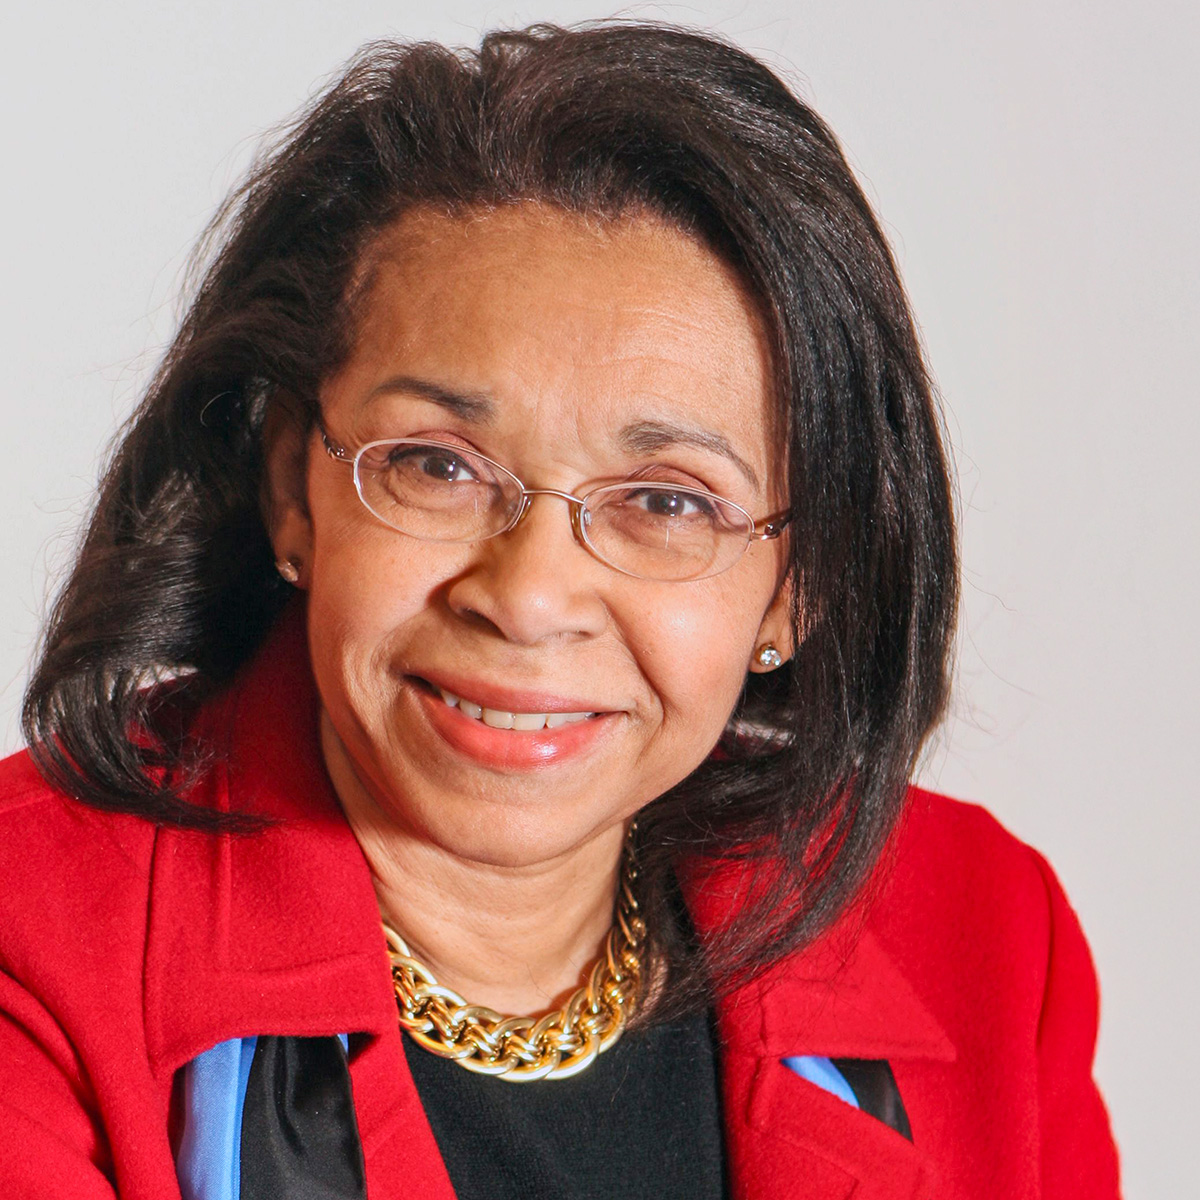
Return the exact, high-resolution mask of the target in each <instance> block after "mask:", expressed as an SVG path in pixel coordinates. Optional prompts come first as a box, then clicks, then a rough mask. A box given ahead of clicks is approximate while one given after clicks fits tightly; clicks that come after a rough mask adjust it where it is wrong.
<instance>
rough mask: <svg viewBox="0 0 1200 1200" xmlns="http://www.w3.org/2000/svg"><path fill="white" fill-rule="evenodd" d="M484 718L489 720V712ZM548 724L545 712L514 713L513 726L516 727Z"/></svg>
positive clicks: (523, 727) (538, 727)
mask: <svg viewBox="0 0 1200 1200" xmlns="http://www.w3.org/2000/svg"><path fill="white" fill-rule="evenodd" d="M483 719H484V720H485V721H486V720H487V713H484V714H483ZM545 725H546V714H545V713H513V714H512V727H513V728H514V729H525V730H534V729H543V728H545Z"/></svg>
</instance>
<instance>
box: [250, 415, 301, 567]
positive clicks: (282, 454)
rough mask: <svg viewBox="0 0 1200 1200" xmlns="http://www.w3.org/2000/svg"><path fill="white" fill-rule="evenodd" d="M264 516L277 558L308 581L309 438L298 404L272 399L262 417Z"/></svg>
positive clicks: (262, 499) (262, 501) (262, 503)
mask: <svg viewBox="0 0 1200 1200" xmlns="http://www.w3.org/2000/svg"><path fill="white" fill-rule="evenodd" d="M262 438H263V468H264V469H263V480H262V493H261V496H260V503H261V505H262V514H263V522H264V523H265V524H266V527H267V532H268V534H269V535H270V538H271V545H272V546H273V547H274V550H275V560H276V562H289V563H291V564H293V566H294V567H295V568H296V571H297V573H298V576H299V578H298V579H297V580H296V581H295V585H296V586H297V587H300V588H303V587H307V584H308V578H309V572H310V570H311V566H312V546H313V536H312V519H311V517H310V516H309V511H308V495H307V481H308V439H307V438H306V436H305V433H304V422H303V419H302V418H301V416H300V412H299V408H298V406H297V405H295V404H290V403H288V402H287V401H286V400H284V399H282V398H277V399H273V400H272V401H271V403H270V406H269V407H268V409H267V415H266V418H265V420H264V421H263V431H262Z"/></svg>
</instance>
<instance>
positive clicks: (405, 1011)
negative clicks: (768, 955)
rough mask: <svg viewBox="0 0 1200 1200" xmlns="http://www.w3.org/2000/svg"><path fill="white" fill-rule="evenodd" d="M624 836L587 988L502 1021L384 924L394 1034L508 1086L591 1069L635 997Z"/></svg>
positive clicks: (634, 933) (636, 925)
mask: <svg viewBox="0 0 1200 1200" xmlns="http://www.w3.org/2000/svg"><path fill="white" fill-rule="evenodd" d="M630 834H631V837H630V838H627V839H626V842H625V850H624V853H623V855H622V860H621V880H620V883H619V885H618V894H617V918H616V921H615V922H614V923H613V927H612V928H611V929H610V930H609V931H608V938H607V939H606V940H605V943H604V953H603V954H602V955H601V956H600V957H599V958H598V959H597V960H596V962H595V963H594V964H593V966H592V969H591V971H590V972H589V973H588V980H587V983H585V984H584V986H583V987H581V988H580V989H579V990H578V991H577V992H575V994H574V995H572V997H571V998H570V999H569V1000H568V1001H567V1002H566V1004H564V1005H563V1006H562V1008H560V1009H558V1010H557V1011H555V1012H551V1013H547V1014H546V1015H545V1016H544V1017H541V1018H540V1019H537V1020H535V1019H534V1018H533V1017H505V1016H502V1015H501V1014H500V1013H498V1012H495V1011H494V1010H493V1009H490V1008H485V1007H484V1006H483V1005H481V1004H468V1003H467V1001H466V1000H464V999H463V998H462V997H461V996H460V995H459V994H458V993H457V992H455V991H451V989H450V988H447V987H442V986H441V984H439V983H438V981H437V980H436V979H435V978H434V977H433V975H432V974H431V973H430V971H429V969H428V968H427V967H426V966H425V965H424V964H423V963H421V962H419V961H418V960H417V959H415V958H413V956H412V952H411V951H410V950H409V948H408V944H407V943H406V942H405V940H404V939H403V938H402V937H401V936H400V935H399V934H398V933H397V932H396V931H395V930H394V929H392V928H390V927H389V926H388V925H387V924H386V922H385V924H384V926H383V931H384V933H385V934H386V936H387V941H388V957H389V958H390V959H391V961H392V983H393V985H394V987H395V989H396V1008H397V1009H398V1010H399V1013H400V1028H401V1029H403V1030H405V1031H406V1032H407V1033H408V1035H409V1037H411V1038H412V1039H413V1041H415V1042H416V1043H417V1044H418V1045H419V1046H423V1047H424V1048H425V1049H426V1050H429V1051H432V1053H434V1054H437V1055H440V1056H441V1057H442V1058H451V1059H453V1060H454V1061H455V1062H456V1063H458V1065H459V1066H460V1067H465V1068H466V1069H467V1070H468V1071H475V1072H477V1073H478V1074H480V1075H497V1076H499V1077H500V1078H501V1079H506V1080H508V1081H509V1082H511V1083H526V1082H528V1081H530V1080H533V1079H567V1078H569V1077H570V1076H572V1075H578V1074H579V1072H580V1071H583V1070H585V1069H586V1068H587V1067H589V1066H591V1064H592V1063H593V1062H595V1060H596V1058H597V1056H598V1055H600V1054H603V1053H604V1051H605V1050H607V1049H609V1048H610V1047H611V1046H612V1045H614V1044H615V1042H616V1041H617V1039H618V1038H619V1037H620V1036H621V1034H622V1033H624V1031H625V1024H626V1021H627V1020H628V1019H629V1016H630V1014H631V1013H632V1012H633V1009H634V1006H635V1005H636V1003H637V999H638V988H639V983H640V981H641V975H642V949H643V945H644V943H645V939H646V925H645V922H644V921H643V920H642V918H641V917H640V916H639V915H638V902H637V900H636V898H635V897H634V894H633V883H634V880H635V879H636V877H637V869H636V866H635V864H634V861H633V852H632V850H631V849H630V841H631V840H632V830H631V831H630Z"/></svg>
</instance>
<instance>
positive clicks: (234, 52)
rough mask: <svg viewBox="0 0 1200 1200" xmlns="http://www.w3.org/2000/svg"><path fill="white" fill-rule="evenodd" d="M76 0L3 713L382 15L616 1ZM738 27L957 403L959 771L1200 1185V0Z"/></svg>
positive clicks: (8, 194)
mask: <svg viewBox="0 0 1200 1200" xmlns="http://www.w3.org/2000/svg"><path fill="white" fill-rule="evenodd" d="M435 7H437V8H441V7H442V6H434V5H431V4H421V5H417V4H413V3H411V2H410V0H395V2H393V3H382V2H372V0H339V2H338V3H336V4H334V3H328V2H317V0H262V2H260V3H259V4H257V5H244V4H234V3H215V2H212V3H196V2H192V3H187V4H175V3H162V2H159V3H152V2H149V0H121V2H120V3H109V4H96V3H81V2H74V3H44V4H42V5H39V6H36V7H33V6H23V11H22V12H21V13H20V15H19V16H15V17H14V16H11V15H10V16H8V17H6V18H4V19H3V21H2V22H0V62H2V64H3V69H2V70H0V102H2V105H3V108H2V111H3V113H4V122H3V127H2V129H0V162H2V163H3V164H4V168H3V170H4V176H5V182H4V187H3V192H2V193H0V218H2V219H0V245H2V246H3V265H2V270H3V287H2V289H0V291H2V296H0V304H2V305H3V320H2V321H0V348H2V351H3V365H2V372H3V376H2V378H3V382H2V384H0V413H2V414H3V419H4V441H3V452H4V453H3V469H2V470H0V512H2V513H3V514H4V521H3V524H2V526H0V538H2V539H3V540H2V543H0V554H2V560H3V562H4V571H5V573H4V577H3V587H2V588H0V687H2V690H0V735H2V739H3V747H2V748H3V749H5V750H9V749H13V748H15V747H16V746H17V745H18V734H17V731H16V711H17V707H18V705H19V700H20V693H21V687H22V682H23V677H24V672H25V667H26V663H27V661H28V657H29V654H30V651H31V647H32V645H33V642H34V639H35V636H36V632H37V629H38V625H39V621H40V618H41V616H42V614H43V612H44V609H45V604H46V598H47V595H48V593H49V590H50V589H51V588H52V585H53V581H54V579H55V575H56V572H57V571H58V570H60V569H61V568H62V566H63V565H64V564H65V563H66V562H67V561H68V559H69V556H70V551H71V547H72V541H73V538H74V534H75V530H76V527H77V524H78V521H79V520H80V518H81V516H82V515H83V514H84V513H85V511H86V509H87V506H88V499H89V495H90V492H91V489H92V487H93V484H94V481H95V478H96V473H97V469H98V465H99V463H100V462H101V456H100V448H101V447H103V446H104V445H105V444H106V443H107V442H108V441H109V439H110V438H111V437H112V435H113V433H114V430H115V429H116V427H117V425H118V423H119V421H120V420H121V418H122V417H123V416H125V415H126V414H127V413H128V411H129V409H130V407H131V406H132V404H133V403H134V401H135V400H136V398H137V396H138V392H139V388H140V386H141V385H142V383H143V382H144V380H145V379H146V377H147V373H148V371H149V370H150V368H151V366H152V365H153V363H154V361H155V358H156V356H157V355H158V354H159V353H160V351H161V349H162V347H163V345H164V343H165V342H166V341H167V340H168V339H169V337H170V335H171V332H172V330H173V326H174V320H175V315H176V314H175V308H174V306H173V298H174V296H175V294H176V290H177V287H178V283H179V273H180V269H181V266H182V263H183V261H184V256H185V254H186V251H187V249H188V247H189V246H190V245H191V243H192V242H193V240H194V238H195V236H196V234H197V233H198V231H199V230H200V228H201V227H202V225H203V224H204V222H205V221H206V219H207V218H208V216H209V215H210V213H211V212H212V209H213V207H214V205H215V204H216V203H217V201H218V200H219V199H220V197H221V196H222V195H223V194H224V192H225V191H226V189H227V187H228V185H229V184H230V183H231V181H232V180H234V179H235V178H236V177H237V175H238V174H239V172H240V170H241V169H242V167H243V166H244V165H245V163H246V162H247V160H248V155H249V153H250V151H251V149H252V147H253V144H254V140H255V138H256V137H257V136H258V135H259V134H260V133H261V132H262V131H264V130H265V129H267V128H268V127H270V126H272V125H273V124H275V123H276V122H278V121H279V120H281V119H282V118H283V117H284V116H286V115H287V114H289V113H290V112H291V111H293V110H294V109H295V108H296V106H297V105H298V104H300V103H301V102H302V101H303V100H304V99H305V98H306V97H307V96H308V95H309V94H310V92H311V90H312V89H313V87H314V86H315V84H316V82H317V81H319V80H320V79H321V78H322V77H324V76H325V75H326V74H328V73H329V72H330V71H332V70H333V69H334V68H335V67H336V66H337V64H338V63H340V62H341V61H342V60H343V59H344V58H345V57H346V56H347V55H349V54H350V53H351V51H352V50H353V49H354V48H355V47H356V46H357V45H358V44H359V43H361V42H362V41H365V40H366V39H368V38H371V37H377V36H381V35H386V34H389V33H393V34H400V35H403V36H416V37H431V38H436V39H438V40H443V41H450V42H454V43H462V42H472V43H473V42H474V41H475V40H476V38H477V34H478V31H479V30H480V29H482V28H484V27H490V26H494V25H498V24H508V25H512V24H523V23H526V22H527V21H530V20H535V19H557V20H565V21H569V20H577V19H583V18H587V17H596V16H603V15H607V13H608V11H609V10H606V9H604V8H601V7H598V6H597V5H596V4H595V3H567V2H565V0H560V2H558V3H546V4H543V5H542V6H540V7H532V6H524V7H515V6H514V7H509V6H502V5H487V4H484V3H479V2H473V3H472V2H465V0H464V2H462V3H457V4H455V3H450V4H448V5H446V6H445V7H446V8H447V9H448V10H449V14H450V15H447V16H437V15H434V14H435ZM625 11H626V13H632V14H634V15H643V16H661V17H666V18H668V19H671V20H676V21H680V22H684V23H690V24H697V25H702V26H706V27H709V28H712V29H716V30H719V31H721V32H723V33H725V34H726V35H728V36H730V37H733V38H734V39H735V40H737V41H738V42H740V43H741V44H742V45H744V46H746V47H747V48H749V49H750V50H752V51H755V52H757V53H759V54H761V55H763V56H765V57H766V58H767V59H769V60H770V61H772V62H774V63H775V64H776V65H777V66H779V67H780V68H781V69H782V70H783V71H784V72H785V73H786V74H787V75H788V77H789V78H790V79H791V80H792V81H793V82H794V84H795V85H796V86H797V87H798V88H799V89H800V91H801V92H802V94H803V95H804V96H805V97H807V98H808V99H809V100H811V101H812V102H813V103H814V104H815V105H816V107H817V108H818V110H819V111H820V112H822V113H823V114H824V115H825V116H826V117H827V118H828V119H829V121H830V122H831V123H832V125H833V127H834V128H835V129H836V130H837V131H838V133H839V135H840V136H841V138H842V140H843V142H844V144H845V146H846V148H847V150H848V153H849V155H850V158H851V161H852V162H853V163H854V165H855V167H856V169H857V170H858V172H859V174H860V177H861V179H862V181H863V183H864V185H865V186H866V188H867V191H868V194H869V195H870V196H871V197H872V199H873V200H874V202H875V203H876V206H877V208H878V210H879V211H880V213H881V214H882V217H883V220H884V222H885V225H886V228H887V229H888V231H889V234H890V236H891V239H892V242H893V245H894V247H895V250H896V254H897V256H898V259H899V262H900V264H901V268H902V270H903V272H904V275H905V278H906V280H907V284H908V287H909V289H910V292H911V295H912V298H913V302H914V305H915V308H916V311H917V314H918V317H919V319H920V321H921V324H922V328H923V334H924V338H925V342H926V344H927V347H928V351H929V356H930V360H931V362H932V365H933V368H934V371H935V373H936V375H937V378H938V380H939V381H940V386H941V389H942V391H943V393H944V396H945V399H946V403H947V407H948V410H949V422H950V429H951V435H952V440H953V443H954V452H955V456H956V458H957V462H958V468H959V473H960V488H961V498H962V518H963V557H964V564H965V573H966V588H965V611H964V619H963V625H962V634H961V654H960V658H961V664H960V669H959V682H958V691H957V699H956V702H955V707H954V715H953V717H952V719H951V721H950V722H949V723H948V725H947V726H946V728H945V730H944V732H943V734H942V735H941V737H940V739H939V741H938V743H937V745H935V746H934V747H933V748H932V749H931V752H930V755H929V757H928V760H927V763H926V765H925V767H924V769H923V772H922V779H923V781H924V782H926V783H927V784H929V785H931V786H935V787H939V788H941V789H942V790H945V791H948V792H951V793H952V794H956V795H959V796H963V797H968V798H973V799H976V800H979V801H981V802H983V803H985V804H987V805H988V806H989V807H991V808H992V809H993V810H994V811H995V812H996V813H997V814H998V815H999V816H1000V817H1001V818H1002V819H1003V820H1004V821H1005V822H1006V823H1007V824H1008V825H1009V827H1010V828H1012V829H1013V830H1014V831H1015V832H1017V833H1018V834H1019V835H1020V836H1022V837H1024V838H1026V839H1027V840H1029V841H1031V842H1033V843H1035V844H1036V845H1038V846H1039V847H1040V848H1041V849H1043V850H1044V851H1045V852H1046V853H1047V854H1048V855H1049V857H1050V859H1051V860H1052V861H1053V863H1054V865H1055V866H1056V867H1057V869H1058V871H1059V873H1060V875H1061V877H1062V879H1063V881H1064V882H1065V884H1066V887H1067V889H1068V892H1069V894H1070V895H1071V897H1072V898H1073V900H1074V903H1075V905H1076V907H1077V909H1078V911H1079V913H1080V914H1081V916H1082V919H1083V922H1084V925H1085V927H1086V929H1087V931H1088V933H1089V936H1090V938H1091V942H1092V947H1093V950H1094V953H1095V957H1096V960H1097V963H1098V965H1099V969H1100V974H1101V977H1102V983H1103V988H1104V996H1103V1027H1102V1034H1101V1041H1100V1051H1099V1061H1098V1073H1099V1078H1100V1080H1101V1083H1102V1085H1103V1086H1104V1088H1105V1090H1106V1093H1107V1096H1108V1100H1109V1104H1110V1107H1111V1110H1112V1114H1113V1120H1114V1124H1115V1127H1116V1132H1117V1136H1118V1139H1119V1141H1120V1143H1121V1146H1122V1149H1123V1153H1124V1167H1125V1178H1126V1187H1127V1192H1128V1195H1129V1196H1131V1197H1156V1198H1158V1197H1184V1196H1194V1195H1196V1194H1197V1192H1196V1190H1195V1188H1196V1183H1195V1180H1196V1177H1197V1163H1196V1155H1195V1149H1194V1148H1195V1143H1196V1132H1195V1131H1196V1126H1197V1122H1198V1120H1200V1112H1198V1109H1197V1103H1196V1100H1195V1091H1196V1089H1195V1085H1194V1083H1193V1082H1192V1081H1193V1080H1194V1078H1195V1076H1196V1073H1197V1071H1198V1070H1200V1056H1198V1053H1197V1045H1198V1041H1200V1039H1198V1037H1197V1031H1196V1026H1197V1020H1198V1016H1197V1009H1198V1001H1200V995H1198V991H1200V989H1198V988H1197V979H1198V970H1197V957H1198V949H1197V948H1198V944H1200V928H1198V926H1200V918H1198V909H1200V905H1198V900H1200V889H1198V886H1197V882H1196V876H1197V872H1196V870H1195V867H1194V858H1195V854H1196V847H1197V841H1198V839H1197V834H1198V833H1200V828H1198V826H1200V818H1198V816H1197V812H1198V809H1200V806H1198V805H1197V802H1196V798H1195V794H1194V793H1195V788H1194V784H1195V780H1196V777H1197V774H1198V770H1197V768H1198V767H1200V761H1198V755H1197V749H1196V739H1195V736H1194V733H1193V728H1192V727H1193V724H1194V715H1193V710H1194V708H1195V703H1196V699H1197V690H1196V687H1195V685H1194V679H1195V677H1196V674H1197V668H1198V666H1200V664H1198V661H1197V660H1198V657H1200V655H1198V653H1197V646H1198V639H1197V635H1196V632H1195V628H1194V621H1195V619H1196V613H1197V590H1198V588H1197V580H1198V570H1197V554H1196V543H1197V520H1196V507H1197V501H1198V499H1200V496H1198V494H1197V493H1198V489H1197V485H1196V467H1195V456H1196V452H1197V441H1198V439H1197V433H1198V432H1200V429H1198V425H1200V422H1198V419H1197V403H1196V401H1197V397H1196V379H1197V370H1196V366H1195V363H1194V355H1195V353H1196V348H1197V333H1198V332H1200V331H1198V328H1197V326H1198V320H1197V317H1198V310H1200V304H1198V300H1197V291H1198V284H1197V249H1198V248H1200V236H1198V234H1197V193H1198V188H1197V183H1198V175H1200V172H1198V170H1197V158H1196V149H1197V146H1198V145H1200V137H1198V133H1200V131H1198V129H1197V124H1198V121H1197V108H1198V104H1197V101H1198V95H1197V91H1198V89H1197V86H1196V72H1197V66H1198V63H1197V61H1196V54H1195V50H1196V46H1197V33H1198V32H1200V29H1198V24H1197V19H1196V16H1195V14H1196V11H1197V10H1196V6H1195V4H1194V2H1193V0H1179V2H1177V3H1175V2H1172V0H1142V2H1141V3H1139V4H1137V5H1134V4H1132V3H1129V2H1128V0H1125V2H1123V3H1116V2H1114V0H1089V2H1086V3H1085V2H1083V0H1039V2H1034V0H1006V2H1001V0H995V2H993V3H983V2H972V0H892V2H891V3H870V2H868V0H810V2H809V3H806V4H795V3H787V2H786V0H743V2H742V3H740V4H728V3H716V2H713V3H706V4H680V5H672V6H655V7H651V6H642V7H638V8H634V9H628V10H625Z"/></svg>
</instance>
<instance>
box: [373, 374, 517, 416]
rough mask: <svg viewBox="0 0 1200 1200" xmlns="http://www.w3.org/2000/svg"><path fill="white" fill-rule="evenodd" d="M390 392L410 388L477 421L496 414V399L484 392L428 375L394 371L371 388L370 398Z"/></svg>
mask: <svg viewBox="0 0 1200 1200" xmlns="http://www.w3.org/2000/svg"><path fill="white" fill-rule="evenodd" d="M389 392H407V393H408V394H409V395H414V396H420V397H421V399H422V400H429V401H431V402H432V403H434V404H437V405H439V406H440V407H442V408H444V409H446V410H447V411H448V412H451V413H453V414H454V415H455V416H456V417H461V418H462V419H463V420H464V421H471V422H472V423H474V424H476V425H490V424H491V423H492V421H493V420H494V419H495V416H496V402H495V401H494V400H492V399H491V397H489V396H485V395H483V394H482V393H480V392H456V391H453V390H452V389H451V388H446V387H442V385H441V384H438V383H433V382H431V381H430V380H428V379H418V378H416V376H413V375H393V376H392V378H390V379H385V380H384V381H383V382H382V383H380V384H377V385H376V386H375V387H373V388H372V389H371V394H370V396H369V397H368V399H369V400H373V399H374V398H375V397H376V396H382V395H384V394H386V393H389Z"/></svg>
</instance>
